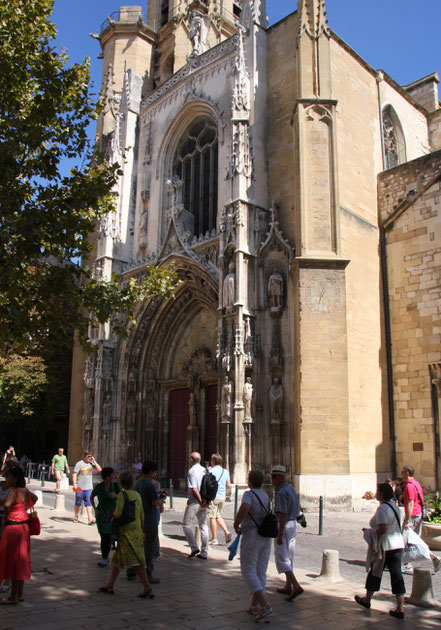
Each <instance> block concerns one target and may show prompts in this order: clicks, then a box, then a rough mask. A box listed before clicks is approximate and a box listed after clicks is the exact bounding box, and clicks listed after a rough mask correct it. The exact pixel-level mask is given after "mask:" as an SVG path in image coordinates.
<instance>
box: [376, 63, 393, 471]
mask: <svg viewBox="0 0 441 630" xmlns="http://www.w3.org/2000/svg"><path fill="white" fill-rule="evenodd" d="M376 80H377V91H378V109H379V119H380V134H381V155H382V159H383V170H384V171H385V170H386V167H387V165H386V149H385V146H384V129H383V103H382V99H381V82H382V81H383V80H384V75H383V72H381V70H379V71H378V72H377V76H376ZM379 219H380V265H381V280H382V285H383V306H384V329H385V330H384V336H385V343H386V363H387V397H388V406H389V433H390V441H391V464H392V474H393V476H396V474H397V436H396V432H395V406H394V377H393V363H392V333H391V321H390V306H389V299H390V297H389V280H388V273H387V249H386V230H385V228H384V226H383V224H382V223H381V217H379Z"/></svg>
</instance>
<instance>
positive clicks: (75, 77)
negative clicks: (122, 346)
mask: <svg viewBox="0 0 441 630" xmlns="http://www.w3.org/2000/svg"><path fill="white" fill-rule="evenodd" d="M52 9H53V0H7V2H6V1H5V2H1V3H0V204H1V209H0V348H5V347H6V348H8V352H11V351H14V350H15V351H19V352H20V351H22V350H23V349H25V348H27V347H35V344H36V343H38V342H40V341H41V340H44V339H45V338H48V337H51V338H52V339H58V340H60V341H65V340H66V339H72V335H66V331H69V330H70V331H72V330H74V329H76V330H78V331H79V336H80V339H81V340H82V341H83V342H85V341H86V339H87V327H88V323H89V321H88V320H89V315H88V313H90V312H93V314H94V318H95V321H99V322H102V323H103V322H105V321H108V320H110V321H111V322H112V323H115V326H116V331H117V332H120V333H122V332H123V326H122V324H121V322H122V318H121V314H122V315H125V316H126V317H127V316H128V317H130V315H131V313H132V312H133V310H134V307H135V305H136V303H137V302H138V301H139V300H142V299H144V298H145V297H149V296H162V297H169V296H170V295H171V293H172V291H173V281H174V277H173V274H170V273H169V272H168V271H166V270H164V269H157V268H150V273H149V275H148V277H147V279H146V280H145V281H144V282H143V283H136V282H134V281H131V282H128V283H125V284H121V282H120V279H119V278H118V277H116V276H114V277H113V278H112V279H111V280H109V281H106V282H97V281H96V280H94V279H93V277H92V273H91V270H90V269H89V268H88V267H87V258H88V255H89V254H90V251H91V247H92V245H91V239H90V235H91V233H92V232H93V230H94V229H95V227H96V224H97V221H98V220H99V219H100V218H101V217H102V216H103V215H104V214H106V213H108V212H110V211H111V210H112V209H113V199H112V194H111V191H112V188H113V186H114V184H115V181H116V178H117V176H118V168H119V167H118V164H111V165H109V164H107V163H106V162H105V160H104V159H103V158H102V156H99V155H97V154H94V153H93V151H92V150H91V149H90V147H89V145H88V140H87V126H88V125H89V123H90V121H91V119H92V118H94V117H96V115H97V113H99V112H98V110H97V106H96V105H95V104H94V103H93V102H92V101H91V99H90V97H89V64H88V61H87V60H86V61H84V63H82V64H74V65H71V66H69V65H68V57H67V55H66V54H65V52H63V51H62V52H59V51H57V50H56V49H55V47H54V45H53V40H54V38H55V34H56V30H55V26H54V25H53V24H52V23H51V21H50V19H49V18H50V15H51V12H52ZM71 158H77V159H78V158H79V160H78V163H82V164H83V165H84V166H83V167H76V168H73V169H72V170H71V171H70V173H69V174H68V175H64V174H63V173H62V169H61V165H62V162H63V161H64V160H66V159H71ZM79 260H81V262H82V265H81V267H80V266H79V265H78V264H76V261H79ZM118 314H119V315H118Z"/></svg>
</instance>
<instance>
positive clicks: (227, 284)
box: [222, 262, 236, 310]
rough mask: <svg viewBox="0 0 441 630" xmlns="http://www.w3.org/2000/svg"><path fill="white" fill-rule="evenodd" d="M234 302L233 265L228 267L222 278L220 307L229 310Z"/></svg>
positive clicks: (234, 282)
mask: <svg viewBox="0 0 441 630" xmlns="http://www.w3.org/2000/svg"><path fill="white" fill-rule="evenodd" d="M235 301H236V274H235V271H234V263H232V262H230V264H229V265H228V273H227V275H226V276H225V278H224V282H223V285H222V306H223V307H224V308H226V309H227V310H231V309H232V308H233V306H234V303H235Z"/></svg>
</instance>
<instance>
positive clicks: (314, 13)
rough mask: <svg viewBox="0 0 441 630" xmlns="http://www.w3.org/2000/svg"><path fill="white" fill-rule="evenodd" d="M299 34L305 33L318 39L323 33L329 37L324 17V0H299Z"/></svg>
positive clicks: (329, 32) (326, 21) (329, 33)
mask: <svg viewBox="0 0 441 630" xmlns="http://www.w3.org/2000/svg"><path fill="white" fill-rule="evenodd" d="M297 11H298V15H299V36H301V35H302V33H307V34H308V35H309V36H310V37H311V38H314V39H318V38H319V37H320V35H322V34H324V35H326V36H327V37H328V38H329V37H331V31H330V29H329V25H328V20H327V18H326V7H325V0H299V3H298V9H297Z"/></svg>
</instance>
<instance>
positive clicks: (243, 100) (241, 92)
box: [232, 28, 250, 118]
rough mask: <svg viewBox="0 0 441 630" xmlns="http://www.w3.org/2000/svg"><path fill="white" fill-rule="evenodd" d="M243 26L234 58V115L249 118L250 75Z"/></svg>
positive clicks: (240, 29)
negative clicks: (246, 59)
mask: <svg viewBox="0 0 441 630" xmlns="http://www.w3.org/2000/svg"><path fill="white" fill-rule="evenodd" d="M243 38H244V33H243V28H239V34H238V44H237V49H236V55H235V59H234V75H235V79H234V86H233V102H232V108H233V116H234V117H236V118H237V117H240V118H242V117H245V118H248V114H249V109H250V77H249V74H248V70H247V66H246V61H245V52H244V43H243Z"/></svg>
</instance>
